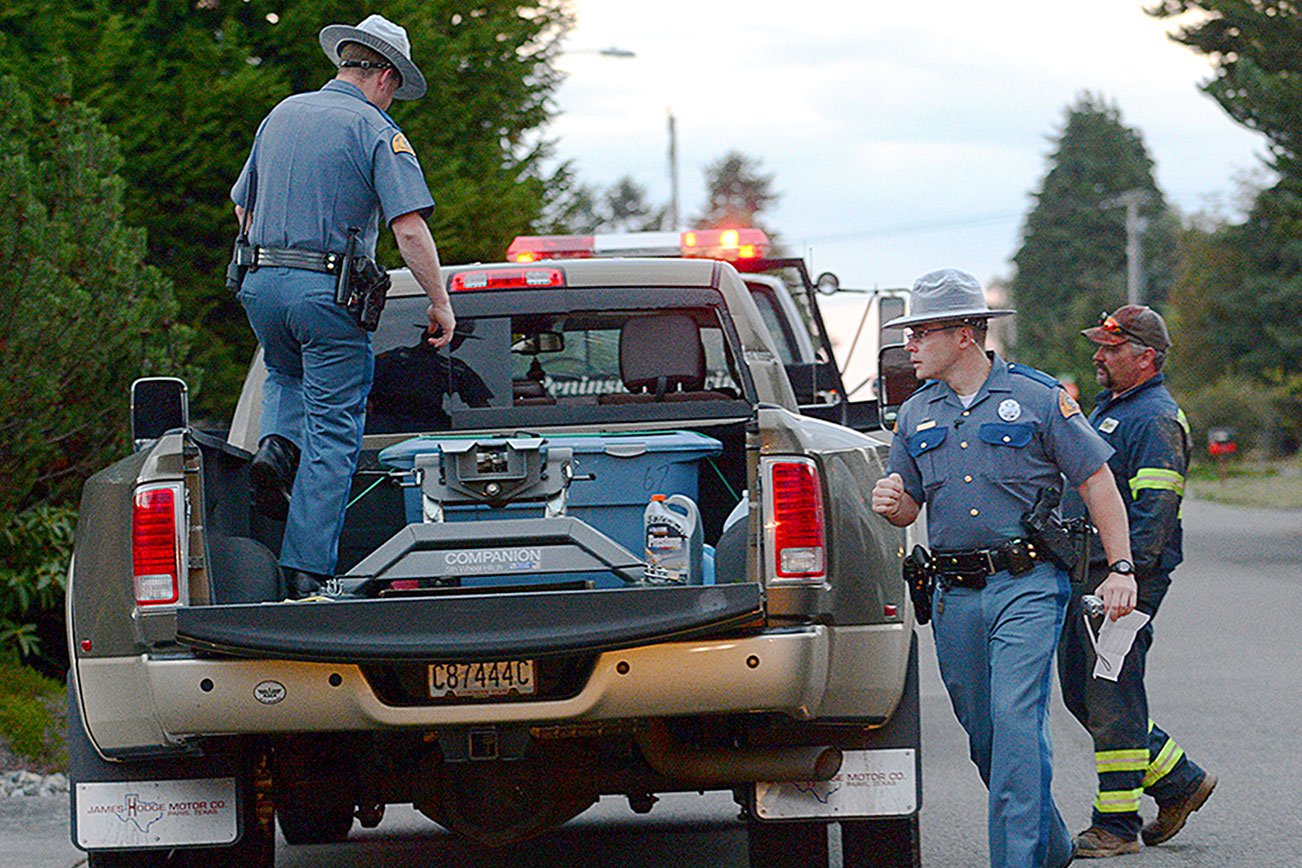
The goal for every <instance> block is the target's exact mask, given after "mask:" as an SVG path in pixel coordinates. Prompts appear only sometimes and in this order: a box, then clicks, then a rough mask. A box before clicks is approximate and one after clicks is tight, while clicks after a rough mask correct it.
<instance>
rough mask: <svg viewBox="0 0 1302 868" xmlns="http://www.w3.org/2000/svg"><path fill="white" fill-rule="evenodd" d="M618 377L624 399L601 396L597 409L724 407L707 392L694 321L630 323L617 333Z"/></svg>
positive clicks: (671, 317) (673, 318)
mask: <svg viewBox="0 0 1302 868" xmlns="http://www.w3.org/2000/svg"><path fill="white" fill-rule="evenodd" d="M619 375H620V379H622V380H623V381H624V388H626V389H628V392H627V393H624V392H616V393H613V394H609V395H602V396H601V397H600V398H599V399H598V403H600V404H650V403H654V402H658V401H663V402H679V401H726V400H728V397H729V396H728V395H727V394H725V393H724V392H718V391H714V390H707V389H705V347H704V346H703V345H702V344H701V330H700V328H699V327H698V326H697V325H696V320H694V319H692V318H691V317H690V316H688V315H687V314H681V313H669V314H657V315H655V316H640V317H634V318H633V319H630V320H628V322H626V323H624V325H623V327H622V328H620V330H619Z"/></svg>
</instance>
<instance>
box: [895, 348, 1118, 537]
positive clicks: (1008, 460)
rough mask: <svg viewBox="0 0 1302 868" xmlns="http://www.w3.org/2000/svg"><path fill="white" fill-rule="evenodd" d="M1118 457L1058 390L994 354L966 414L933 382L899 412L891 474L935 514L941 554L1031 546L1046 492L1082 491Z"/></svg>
mask: <svg viewBox="0 0 1302 868" xmlns="http://www.w3.org/2000/svg"><path fill="white" fill-rule="evenodd" d="M1111 454H1112V447H1110V446H1108V444H1107V443H1105V442H1104V441H1103V439H1102V438H1100V437H1099V435H1098V434H1096V433H1095V432H1094V431H1093V430H1092V429H1091V428H1090V426H1089V425H1088V424H1087V423H1086V421H1085V416H1084V415H1083V414H1082V413H1081V411H1080V408H1079V407H1078V406H1077V405H1076V402H1075V401H1073V400H1072V399H1071V397H1070V396H1068V395H1067V393H1066V392H1065V391H1063V389H1062V387H1061V385H1059V383H1058V381H1057V380H1054V379H1053V378H1052V377H1050V376H1048V375H1047V374H1043V373H1041V372H1039V371H1037V370H1035V369H1034V368H1027V367H1025V366H1022V365H1015V364H1014V365H1010V364H1007V363H1006V362H1004V360H1003V359H1001V358H1000V357H999V356H997V355H994V354H992V365H991V368H990V375H989V376H988V377H987V378H986V381H985V383H983V384H982V386H981V389H980V391H979V392H977V395H976V397H975V398H974V399H973V400H972V404H971V406H970V407H968V408H967V409H964V407H963V402H962V401H960V400H959V398H958V396H957V395H956V394H954V390H953V389H951V388H950V387H949V386H948V385H947V384H945V383H944V382H941V381H939V380H932V381H930V382H928V383H927V384H926V385H925V386H923V387H922V388H921V389H919V390H918V391H917V392H915V393H914V394H913V396H912V397H910V398H909V400H907V401H905V402H904V406H902V407H901V408H900V414H899V418H898V420H897V422H896V435H895V437H894V439H893V440H892V441H891V454H890V460H889V466H888V468H887V470H888V472H892V473H898V474H900V476H901V477H902V478H903V480H904V490H905V491H907V492H908V493H909V496H910V497H912V498H913V499H914V500H916V501H917V502H918V503H919V504H924V503H925V504H926V505H927V533H928V536H929V538H930V541H931V545H932V548H934V549H936V550H938V551H964V550H970V549H980V548H992V547H995V546H998V545H999V544H1000V543H1002V542H1004V541H1005V540H1009V539H1013V538H1015V537H1020V536H1025V533H1026V531H1025V529H1024V528H1023V527H1022V521H1021V519H1022V515H1023V514H1024V513H1025V512H1026V511H1027V510H1029V509H1030V508H1031V506H1032V505H1033V504H1034V503H1035V498H1036V495H1037V494H1038V493H1039V492H1040V490H1041V489H1043V488H1044V487H1046V486H1049V485H1054V486H1061V485H1062V477H1063V476H1065V477H1066V478H1067V484H1068V485H1069V486H1070V487H1071V488H1075V487H1077V486H1079V485H1080V484H1081V483H1082V482H1084V481H1085V480H1086V479H1088V478H1089V477H1090V476H1092V475H1093V474H1094V473H1095V471H1097V470H1098V469H1099V468H1100V467H1102V466H1103V464H1104V462H1105V461H1107V460H1108V457H1109V456H1110V455H1111Z"/></svg>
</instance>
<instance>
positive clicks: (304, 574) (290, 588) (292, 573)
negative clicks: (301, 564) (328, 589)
mask: <svg viewBox="0 0 1302 868" xmlns="http://www.w3.org/2000/svg"><path fill="white" fill-rule="evenodd" d="M283 572H284V573H285V592H286V594H287V595H288V596H289V599H291V600H302V599H304V598H306V597H315V596H319V595H321V594H323V593H324V592H325V585H326V582H328V581H330V577H329V576H323V575H321V574H320V573H309V572H308V571H307V570H294V569H287V568H286V569H284V570H283Z"/></svg>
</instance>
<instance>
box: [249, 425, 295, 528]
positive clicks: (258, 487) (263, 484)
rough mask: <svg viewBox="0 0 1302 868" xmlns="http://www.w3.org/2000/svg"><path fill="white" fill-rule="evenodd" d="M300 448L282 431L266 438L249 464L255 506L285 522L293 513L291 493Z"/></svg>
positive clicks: (250, 489) (255, 508) (261, 512)
mask: <svg viewBox="0 0 1302 868" xmlns="http://www.w3.org/2000/svg"><path fill="white" fill-rule="evenodd" d="M298 461H299V450H298V447H297V446H295V445H294V444H293V442H291V441H290V440H287V439H286V438H284V437H281V436H280V435H279V434H268V435H267V436H266V437H264V438H262V443H261V445H260V446H259V447H258V454H257V455H254V456H253V462H252V463H251V464H250V465H249V493H250V496H251V497H252V498H253V509H254V511H255V512H258V513H260V514H262V515H265V516H267V517H268V518H274V519H277V520H278V521H284V520H285V518H286V516H288V515H289V493H290V492H291V491H292V490H293V489H294V475H295V474H296V473H298Z"/></svg>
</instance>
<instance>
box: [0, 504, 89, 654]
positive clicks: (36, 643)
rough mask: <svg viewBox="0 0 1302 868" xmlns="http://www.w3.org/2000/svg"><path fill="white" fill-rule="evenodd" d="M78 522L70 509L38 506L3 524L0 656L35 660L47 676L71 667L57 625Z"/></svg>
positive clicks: (0, 576) (60, 617) (0, 555)
mask: <svg viewBox="0 0 1302 868" xmlns="http://www.w3.org/2000/svg"><path fill="white" fill-rule="evenodd" d="M76 520H77V514H76V512H75V511H73V510H71V509H67V508H64V507H54V506H35V507H32V508H30V509H26V510H23V511H22V512H20V513H18V514H17V515H15V516H14V517H13V519H11V520H10V522H9V523H8V525H6V526H4V527H0V656H5V657H13V656H16V657H18V658H20V659H23V660H26V661H28V662H32V663H36V664H37V665H39V667H40V668H41V669H42V670H44V671H45V672H46V673H48V674H55V673H58V672H62V671H63V670H64V669H66V668H67V661H66V653H67V652H66V649H65V648H64V647H63V643H62V642H61V641H58V638H59V634H60V631H59V630H58V629H57V626H58V625H59V624H61V623H62V621H63V594H64V589H65V586H66V584H67V570H68V561H69V559H70V558H71V557H72V538H73V530H74V528H75V527H76ZM51 633H53V634H54V637H53V638H54V641H48V640H49V639H50V638H51V636H50V634H51ZM43 634H44V635H43ZM43 638H44V639H46V640H47V641H42V639H43Z"/></svg>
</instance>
